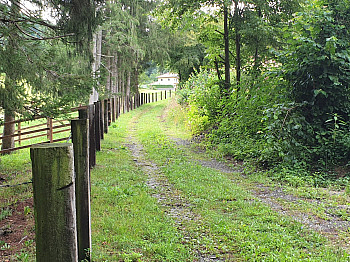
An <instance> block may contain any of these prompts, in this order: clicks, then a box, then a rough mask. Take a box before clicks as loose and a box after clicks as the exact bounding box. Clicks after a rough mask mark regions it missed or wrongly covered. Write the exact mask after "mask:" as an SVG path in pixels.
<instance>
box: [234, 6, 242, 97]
mask: <svg viewBox="0 0 350 262" xmlns="http://www.w3.org/2000/svg"><path fill="white" fill-rule="evenodd" d="M234 3H235V17H234V19H235V23H234V25H235V45H236V84H237V92H238V91H239V89H240V87H239V84H240V83H241V34H240V28H239V7H238V1H234Z"/></svg>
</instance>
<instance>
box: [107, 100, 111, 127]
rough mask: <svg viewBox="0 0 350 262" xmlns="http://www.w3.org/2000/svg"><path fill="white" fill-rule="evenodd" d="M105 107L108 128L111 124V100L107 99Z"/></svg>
mask: <svg viewBox="0 0 350 262" xmlns="http://www.w3.org/2000/svg"><path fill="white" fill-rule="evenodd" d="M107 105H108V108H107V111H108V115H107V123H108V126H110V125H111V123H112V100H111V98H108V99H107Z"/></svg>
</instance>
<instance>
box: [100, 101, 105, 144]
mask: <svg viewBox="0 0 350 262" xmlns="http://www.w3.org/2000/svg"><path fill="white" fill-rule="evenodd" d="M100 104H101V107H100V130H101V139H103V138H104V101H103V100H101V101H100Z"/></svg>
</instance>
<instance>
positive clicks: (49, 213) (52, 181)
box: [30, 143, 78, 262]
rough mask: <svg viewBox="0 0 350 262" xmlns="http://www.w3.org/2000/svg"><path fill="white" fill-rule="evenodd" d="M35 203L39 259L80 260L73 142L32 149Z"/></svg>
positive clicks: (61, 261)
mask: <svg viewBox="0 0 350 262" xmlns="http://www.w3.org/2000/svg"><path fill="white" fill-rule="evenodd" d="M30 157H31V160H32V173H33V192H34V206H35V233H36V261H37V262H47V261H50V262H67V261H77V260H78V252H77V232H76V210H75V176H74V166H73V145H72V144H70V143H65V144H63V143H62V144H44V145H37V146H33V147H32V148H31V150H30Z"/></svg>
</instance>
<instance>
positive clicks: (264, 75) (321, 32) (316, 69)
mask: <svg viewBox="0 0 350 262" xmlns="http://www.w3.org/2000/svg"><path fill="white" fill-rule="evenodd" d="M349 8H350V7H349V4H348V2H347V1H345V2H344V1H336V0H335V1H312V2H308V5H306V6H305V8H304V9H303V11H301V12H298V13H296V14H295V15H294V18H293V19H292V20H290V21H289V22H288V23H287V24H286V25H285V26H284V27H283V29H282V31H283V40H282V41H281V43H280V46H279V47H278V48H276V49H272V48H271V50H270V51H271V52H270V59H266V61H265V62H264V63H263V64H261V66H260V67H259V69H258V70H255V69H249V58H246V59H247V64H248V65H247V68H246V69H244V70H242V77H241V79H240V80H238V83H236V81H237V80H235V81H232V84H231V88H230V89H227V87H226V86H225V85H224V84H223V83H222V80H221V81H219V80H218V77H217V75H219V76H220V74H217V73H215V74H214V73H212V72H213V71H214V70H204V69H203V70H202V71H200V72H197V73H196V74H194V75H193V76H192V77H191V78H190V79H189V80H188V81H187V82H186V83H184V84H183V85H182V89H181V90H179V92H178V94H179V102H180V103H181V104H182V105H185V106H186V108H187V113H188V118H189V123H190V126H191V130H192V133H193V134H202V133H205V134H206V138H207V142H208V143H209V145H212V146H215V147H216V148H217V149H218V150H219V152H221V153H222V154H223V155H232V156H234V157H235V158H236V159H239V160H245V161H248V160H249V161H253V162H255V163H256V164H257V165H258V166H259V167H261V168H264V169H267V170H275V171H278V173H279V174H282V175H279V178H280V179H283V178H284V177H287V176H295V177H308V180H309V177H310V176H311V177H314V179H313V181H316V182H314V183H321V184H324V183H328V182H326V181H329V179H328V178H334V177H335V178H341V180H343V181H344V180H345V181H347V175H348V172H349V157H350V132H349V131H350V130H349V120H350V102H349V101H350V100H349V97H350V89H349V84H350V68H349V65H350V63H349V62H350V52H349V50H350V49H349V46H350V42H349V41H348V39H349V35H350V31H349V30H348V28H349V26H348V22H347V21H348V19H347V18H348V14H349V10H350V9H349ZM257 52H258V50H257ZM320 177H321V178H322V179H320Z"/></svg>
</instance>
